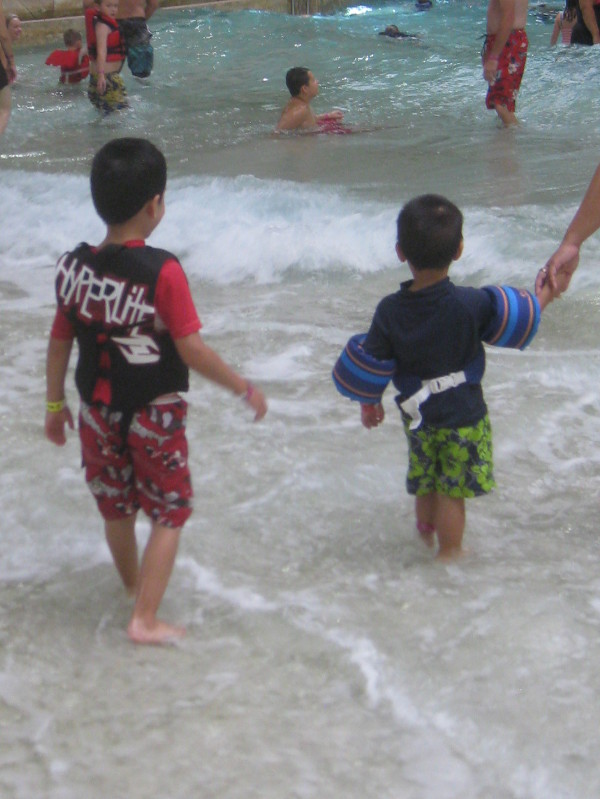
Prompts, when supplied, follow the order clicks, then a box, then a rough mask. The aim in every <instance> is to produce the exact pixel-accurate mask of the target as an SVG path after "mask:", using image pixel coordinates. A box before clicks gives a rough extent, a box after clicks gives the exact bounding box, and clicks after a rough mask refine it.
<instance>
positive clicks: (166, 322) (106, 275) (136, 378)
mask: <svg viewBox="0 0 600 799" xmlns="http://www.w3.org/2000/svg"><path fill="white" fill-rule="evenodd" d="M166 180H167V165H166V161H165V158H164V156H163V154H162V153H161V152H160V150H158V149H157V148H156V147H155V146H154V145H153V144H151V143H150V142H149V141H146V140H144V139H132V138H125V139H114V140H113V141H110V142H108V144H105V145H104V147H102V148H101V149H100V150H99V151H98V152H97V153H96V156H95V157H94V160H93V162H92V171H91V191H92V199H93V202H94V206H95V208H96V211H97V212H98V215H99V216H100V218H101V219H102V221H103V222H104V223H105V224H106V235H105V237H104V240H103V241H102V243H101V244H99V245H98V246H90V245H89V244H79V245H78V246H77V247H76V248H75V249H74V250H73V251H72V252H68V253H66V254H65V255H63V256H62V257H61V258H60V259H59V261H58V264H57V268H56V280H55V287H56V298H57V309H56V314H55V317H54V322H53V325H52V330H51V333H50V340H49V344H48V355H47V362H46V399H47V402H46V419H45V433H46V437H47V438H48V439H49V440H50V441H51V442H53V443H54V444H57V445H58V446H62V445H63V444H64V443H65V441H66V438H65V425H68V426H69V427H71V428H73V417H72V415H71V411H70V410H69V407H68V405H67V403H66V399H65V377H66V374H67V368H68V364H69V357H70V354H71V349H72V346H73V340H74V339H75V338H76V339H77V344H78V349H79V355H78V361H77V368H76V370H75V383H76V385H77V390H78V392H79V396H80V411H79V437H80V440H81V451H82V461H83V466H84V467H85V479H86V481H87V483H88V486H89V488H90V490H91V492H92V494H93V495H94V498H95V500H96V503H97V505H98V510H99V511H100V514H101V516H102V517H103V519H104V529H105V535H106V540H107V543H108V546H109V549H110V551H111V554H112V557H113V560H114V563H115V566H116V567H117V570H118V572H119V574H120V576H121V579H122V581H123V584H124V585H125V588H126V589H127V591H128V592H129V593H130V594H135V604H134V607H133V613H132V615H131V619H130V621H129V625H128V627H127V632H128V635H129V637H130V638H131V640H133V641H134V642H136V643H140V644H159V643H163V642H166V641H168V640H170V639H173V638H178V637H180V636H181V635H183V634H184V630H183V629H182V628H181V627H177V626H174V625H172V624H168V623H166V622H164V621H161V620H160V619H159V618H158V617H157V612H158V608H159V605H160V603H161V600H162V598H163V595H164V592H165V590H166V588H167V584H168V581H169V578H170V575H171V571H172V569H173V565H174V563H175V557H176V554H177V548H178V542H179V536H180V532H181V529H182V527H183V525H184V523H185V522H186V520H187V519H188V518H189V516H190V514H191V512H192V504H191V503H192V493H193V492H192V485H191V481H190V470H189V466H188V444H187V440H186V435H185V425H186V414H187V403H186V402H185V400H184V399H183V398H182V397H181V393H182V392H185V391H187V389H188V377H189V369H190V368H191V369H194V370H195V371H197V372H199V373H200V374H201V375H203V376H204V377H206V378H207V379H209V380H211V381H212V382H214V383H216V384H218V385H220V386H222V387H224V388H226V389H228V390H229V391H231V392H232V393H233V394H235V395H237V396H238V397H240V398H241V399H242V400H243V402H244V403H245V404H246V405H247V406H249V407H250V408H251V409H252V411H253V412H254V419H255V421H258V420H259V419H261V418H262V417H263V416H264V415H265V413H266V412H267V405H266V402H265V398H264V396H263V393H262V391H260V389H258V388H256V387H255V386H253V385H252V384H251V383H250V382H249V381H248V380H246V379H245V378H243V377H241V376H240V375H239V374H238V373H237V372H235V371H234V370H233V369H231V367H229V366H228V365H227V364H226V363H225V362H224V361H223V360H222V359H221V358H220V357H219V355H218V354H217V353H216V352H215V351H214V350H212V349H211V348H210V347H208V346H207V345H206V344H205V343H204V341H203V339H202V338H201V337H200V333H199V330H200V328H201V324H200V320H199V319H198V314H197V312H196V308H195V306H194V302H193V299H192V296H191V294H190V289H189V286H188V283H187V279H186V276H185V274H184V272H183V269H182V267H181V265H180V263H179V261H178V260H177V258H176V257H175V256H174V255H172V254H171V253H170V252H167V251H166V250H159V249H156V248H154V247H149V246H147V245H146V243H145V240H146V238H148V236H150V234H151V233H152V232H153V231H154V230H155V229H156V227H157V226H158V225H159V224H160V221H161V220H162V218H163V216H164V213H165V186H166ZM240 407H241V403H240ZM140 507H141V508H142V509H143V510H144V512H145V513H147V514H148V516H149V517H150V519H151V524H152V528H151V533H150V538H149V539H148V543H147V545H146V550H145V552H144V556H143V559H142V562H141V566H138V556H137V544H136V537H135V520H136V514H137V511H138V510H139V508H140Z"/></svg>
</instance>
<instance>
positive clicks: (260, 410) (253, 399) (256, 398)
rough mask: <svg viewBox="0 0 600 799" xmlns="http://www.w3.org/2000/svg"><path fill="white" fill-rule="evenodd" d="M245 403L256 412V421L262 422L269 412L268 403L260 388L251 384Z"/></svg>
mask: <svg viewBox="0 0 600 799" xmlns="http://www.w3.org/2000/svg"><path fill="white" fill-rule="evenodd" d="M244 402H245V403H246V404H247V405H249V406H250V407H251V408H252V410H253V411H254V412H255V415H254V421H255V422H260V420H261V419H262V418H263V416H264V415H265V414H266V412H267V401H266V399H265V395H264V394H263V393H262V391H261V390H260V388H256V386H253V385H252V384H251V383H249V384H248V390H247V391H246V396H245V397H244Z"/></svg>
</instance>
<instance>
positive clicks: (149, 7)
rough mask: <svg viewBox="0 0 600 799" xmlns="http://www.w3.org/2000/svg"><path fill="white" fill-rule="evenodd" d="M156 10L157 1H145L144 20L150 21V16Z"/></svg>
mask: <svg viewBox="0 0 600 799" xmlns="http://www.w3.org/2000/svg"><path fill="white" fill-rule="evenodd" d="M157 9H158V0H146V19H147V20H148V19H150V17H151V16H152V14H154V12H155V11H156V10H157Z"/></svg>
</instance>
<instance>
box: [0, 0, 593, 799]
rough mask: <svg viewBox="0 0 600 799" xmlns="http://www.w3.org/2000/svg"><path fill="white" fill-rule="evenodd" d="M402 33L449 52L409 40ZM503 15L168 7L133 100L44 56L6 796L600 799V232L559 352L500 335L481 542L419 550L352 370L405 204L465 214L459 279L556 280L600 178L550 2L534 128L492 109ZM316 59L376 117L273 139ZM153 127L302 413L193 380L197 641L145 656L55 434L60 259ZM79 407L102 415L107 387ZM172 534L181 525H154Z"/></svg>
mask: <svg viewBox="0 0 600 799" xmlns="http://www.w3.org/2000/svg"><path fill="white" fill-rule="evenodd" d="M391 22H394V23H396V24H397V25H398V27H400V28H401V29H404V30H408V31H411V32H414V33H417V34H419V35H420V36H421V40H420V41H419V42H406V41H404V42H403V41H390V40H387V39H384V38H383V37H378V36H377V31H379V30H381V29H383V27H384V26H385V25H386V24H389V23H391ZM484 26H485V5H484V4H483V3H480V2H473V3H464V2H458V1H457V2H446V3H438V4H437V5H436V7H435V9H433V10H432V11H431V12H428V13H424V14H423V13H422V14H417V13H415V12H414V10H413V6H412V3H405V4H402V5H399V4H391V3H389V4H385V5H381V6H377V7H369V8H367V7H361V8H358V7H357V8H354V9H349V10H348V11H346V12H343V13H340V14H338V15H335V16H333V17H326V18H294V19H292V18H288V17H285V16H279V15H274V14H265V13H255V12H238V13H235V14H220V13H210V12H206V11H202V10H198V9H188V10H185V11H180V12H171V13H163V12H159V14H157V16H156V17H155V20H153V25H152V28H153V30H154V32H155V38H154V43H155V46H156V71H155V74H154V75H153V77H152V78H151V80H150V81H148V82H147V83H141V82H139V81H135V80H134V79H132V78H131V77H130V76H129V75H126V81H127V85H128V89H129V91H130V96H131V102H132V110H131V111H130V112H128V113H126V114H123V115H121V116H120V117H118V118H117V117H115V118H112V119H108V120H101V119H99V118H98V117H97V116H96V115H95V112H94V110H93V109H92V107H91V106H90V105H89V103H88V102H87V100H86V98H85V96H84V95H83V91H82V90H75V91H73V92H71V93H69V94H68V95H66V94H61V93H60V92H58V91H57V90H56V88H55V84H54V80H55V79H56V75H55V73H54V72H53V71H52V70H50V69H48V68H46V67H43V61H44V58H45V55H46V52H45V51H43V52H42V51H41V50H32V51H27V52H23V51H21V52H20V53H19V55H18V67H19V85H18V86H17V88H16V90H15V98H14V99H15V105H14V111H13V116H12V119H11V123H10V126H9V129H8V131H7V133H6V135H5V137H4V138H3V139H2V140H1V142H0V170H1V171H2V174H1V180H2V189H3V197H4V204H3V212H2V215H3V219H2V221H3V225H2V233H1V234H0V241H1V243H2V247H1V253H0V312H1V313H0V330H1V333H2V340H3V347H2V358H1V359H0V409H1V410H0V426H1V429H2V433H3V443H4V446H3V448H2V451H1V452H0V464H1V469H0V501H1V506H2V510H3V517H4V522H5V523H4V530H3V547H2V557H1V559H0V580H1V582H0V796H2V797H7V799H31V797H48V798H49V799H79V798H80V797H81V796H86V797H92V798H93V799H96V797H98V798H99V797H105V796H110V797H124V796H128V797H132V798H133V799H142V797H143V798H144V799H147V797H157V798H158V797H167V796H168V797H169V799H176V798H179V797H181V799H189V797H194V796H200V797H212V796H215V797H217V796H218V797H223V799H238V798H239V799H248V797H261V799H281V797H294V798H295V797H297V798H298V799H304V798H305V797H309V798H312V797H315V799H317V798H318V799H330V798H332V799H334V798H335V799H337V797H342V796H343V797H356V799H371V798H372V799H384V797H386V798H387V797H389V799H446V798H448V799H450V798H452V799H453V798H454V797H461V799H480V797H493V799H538V798H539V799H564V797H577V798H578V799H587V798H588V797H589V799H592V798H593V799H596V797H597V796H598V792H599V790H600V769H599V768H598V765H597V757H596V749H597V737H598V733H597V719H598V712H599V707H598V695H599V688H600V686H599V678H598V674H597V668H596V663H597V661H598V658H599V656H600V644H599V635H598V631H599V627H600V578H599V577H598V548H597V526H596V524H595V519H596V517H597V509H598V493H599V486H600V456H599V455H598V446H597V441H598V431H599V429H600V418H599V417H600V400H599V399H598V390H597V386H598V374H599V367H600V352H599V348H598V331H599V330H600V325H599V323H598V306H599V304H600V273H599V272H598V270H597V269H596V268H595V264H596V262H597V261H598V258H599V257H600V237H597V238H596V239H592V240H591V241H590V242H588V243H587V244H586V245H585V247H584V249H583V254H582V265H581V268H580V269H579V271H578V272H577V274H576V276H575V278H574V280H573V284H572V288H571V290H570V292H569V294H568V295H566V297H565V298H563V299H562V300H561V301H560V302H558V303H556V304H554V305H553V306H551V307H550V308H549V309H548V311H547V313H546V314H545V316H544V319H543V323H542V326H541V330H540V333H539V334H538V337H537V338H536V340H535V342H534V343H533V345H532V346H531V348H530V349H529V350H527V351H526V352H524V353H515V352H508V351H501V350H493V349H490V350H488V368H487V372H486V377H485V391H486V397H487V400H488V404H489V408H490V415H491V419H492V424H493V428H494V436H495V465H496V478H497V482H498V489H497V491H496V492H495V493H494V494H493V495H491V496H490V497H487V498H485V499H481V500H477V501H473V502H471V503H469V505H468V524H467V532H466V544H467V546H468V548H469V550H470V554H469V556H468V557H465V558H464V559H462V560H461V561H460V562H457V563H454V564H451V565H440V564H438V563H436V562H434V561H433V560H432V557H431V554H430V553H429V552H428V551H425V550H424V549H422V548H421V546H420V544H419V543H418V542H417V541H416V540H415V536H414V530H413V514H412V507H411V503H410V500H409V499H408V497H407V496H406V494H405V493H404V485H403V483H404V473H405V470H406V450H405V445H404V441H403V437H402V431H401V426H400V422H399V419H398V417H397V414H396V412H395V406H394V403H393V398H392V396H391V394H390V396H386V399H385V407H386V412H387V418H386V422H385V424H384V426H383V428H380V429H379V430H377V431H371V432H368V431H366V430H364V429H363V428H362V427H361V426H360V422H359V418H358V413H357V409H356V408H355V407H354V406H352V405H351V404H350V403H348V402H347V401H345V400H343V399H342V398H341V397H338V396H337V395H336V394H335V391H334V389H333V387H332V384H331V381H330V377H329V372H330V369H331V366H332V364H333V362H334V360H335V358H336V357H337V354H338V352H339V350H340V348H341V346H342V345H343V343H344V342H345V340H346V339H347V337H348V336H349V335H350V334H351V333H353V332H357V331H360V330H363V329H365V328H366V326H367V325H368V323H369V321H370V317H371V314H372V312H373V309H374V307H375V304H376V303H377V300H378V299H379V298H380V297H381V296H382V295H383V294H385V293H388V292H389V291H392V290H394V289H395V287H396V286H397V284H398V282H399V281H400V280H401V279H404V278H405V277H406V272H405V271H404V270H403V269H402V268H401V267H400V266H399V264H398V263H397V262H396V261H395V260H394V258H395V256H394V252H393V244H394V222H395V217H396V215H397V212H398V209H399V207H400V206H401V204H402V203H403V202H405V201H406V200H407V199H408V198H410V197H411V196H413V195H415V194H417V193H421V192H424V191H432V190H434V191H439V192H444V193H447V194H448V195H449V196H450V197H451V198H452V199H454V200H455V201H456V202H457V203H458V204H459V205H460V206H461V207H462V208H463V211H464V213H465V245H466V246H465V254H464V256H463V258H462V259H461V260H460V261H459V262H457V263H456V264H455V266H454V267H453V273H454V279H455V280H456V281H457V282H461V283H467V284H474V285H482V284H485V283H491V282H510V283H513V284H516V285H528V286H530V285H531V284H532V282H533V278H534V275H535V272H536V271H537V269H538V268H539V267H540V266H541V265H542V264H543V262H544V260H545V259H546V257H547V256H548V255H549V254H550V253H551V252H552V250H553V249H554V247H555V246H556V244H557V243H558V241H559V240H560V237H561V235H562V232H563V231H564V229H565V227H566V225H567V223H568V221H569V220H570V218H571V216H572V214H573V212H574V210H575V208H576V206H577V203H578V202H579V200H580V198H581V196H582V194H583V191H584V189H585V187H586V185H587V183H588V182H589V179H590V177H591V174H592V171H593V169H594V168H595V166H596V159H597V156H596V153H597V151H598V147H597V136H598V134H597V112H598V99H597V92H596V91H595V85H596V82H597V81H596V78H597V74H598V69H599V67H600V62H598V55H597V53H596V51H595V49H594V50H592V49H591V48H590V49H589V50H565V49H562V48H556V49H553V50H551V49H550V48H549V47H548V40H549V38H550V31H551V26H549V25H548V24H544V23H542V22H539V21H537V20H536V18H535V15H534V14H531V15H530V22H529V25H528V28H529V35H530V40H531V49H530V57H529V62H528V65H527V71H526V75H525V80H524V83H523V88H522V91H521V93H520V95H519V103H518V113H519V116H520V118H521V119H522V125H521V127H520V128H519V129H518V130H513V131H504V130H502V129H500V128H499V127H498V125H497V123H496V121H495V120H494V116H493V114H490V113H489V112H486V111H485V109H484V107H483V97H484V84H483V80H482V79H481V75H480V72H481V70H480V65H479V61H478V51H479V49H480V47H481V41H480V39H479V38H478V37H479V36H480V35H481V34H482V33H483V30H484ZM294 63H303V64H305V65H307V66H309V67H310V68H312V69H313V70H314V72H315V74H316V75H317V76H318V77H319V79H320V82H321V94H320V97H319V98H317V100H316V102H315V109H316V111H317V112H320V111H325V110H327V109H328V108H331V107H333V106H337V107H341V108H343V109H344V111H345V114H346V121H347V123H348V124H350V125H352V126H354V127H356V128H358V129H369V130H368V131H365V132H362V133H360V134H359V135H354V136H310V137H279V138H273V137H272V136H271V130H272V128H273V126H274V124H275V122H276V120H277V117H278V112H279V109H280V108H281V106H282V105H283V104H284V102H285V100H286V96H285V94H286V92H285V86H284V82H283V76H284V74H285V70H286V69H287V68H288V67H289V66H291V65H293V64H294ZM128 134H134V135H151V137H152V138H153V139H154V141H156V142H157V143H158V144H159V145H161V147H162V148H163V149H164V150H165V152H166V154H167V157H168V161H169V188H168V192H167V215H166V217H165V219H164V221H163V223H162V224H161V226H160V228H159V229H158V230H157V231H156V233H155V235H154V236H153V237H152V243H153V244H155V245H156V246H164V247H168V248H169V249H172V250H174V251H176V252H177V254H178V255H179V256H180V257H181V259H182V262H183V263H184V266H185V268H186V271H187V273H188V275H189V278H190V283H191V286H192V290H193V293H194V297H195V299H196V302H197V305H198V309H199V312H200V316H201V318H202V320H203V323H204V334H205V337H206V340H207V341H208V343H210V344H211V345H213V346H214V347H215V348H216V349H217V350H218V351H219V352H220V353H221V354H222V355H223V356H224V357H225V358H226V359H228V360H229V361H230V362H232V363H233V364H234V365H235V366H236V367H237V368H239V369H240V370H242V371H243V372H244V373H245V374H247V375H248V376H250V377H251V378H253V379H254V380H256V381H257V382H259V383H260V384H261V385H262V386H263V387H264V388H265V390H266V392H267V394H268V396H269V399H270V412H269V415H268V417H267V418H266V419H265V421H264V423H262V424H261V425H257V426H254V425H252V424H251V423H250V421H249V418H248V416H247V414H245V413H244V410H243V408H241V407H240V405H239V403H238V402H236V401H234V400H233V399H231V398H230V397H229V396H228V395H224V394H223V393H222V392H220V391H219V390H217V389H216V388H213V387H212V386H210V385H207V384H206V383H204V382H203V381H201V380H200V379H199V378H195V379H194V378H192V389H191V391H190V393H189V401H190V415H189V438H190V446H191V465H192V470H193V477H194V487H195V492H196V511H195V513H194V515H193V516H192V519H191V520H190V522H189V523H188V525H187V526H186V528H185V531H184V534H183V536H182V542H181V548H180V555H179V558H178V561H177V565H176V568H175V572H174V575H173V578H172V581H171V584H170V586H169V589H168V592H167V595H166V597H165V601H164V607H163V612H164V615H165V617H166V618H169V619H174V620H177V621H180V622H182V623H184V624H185V625H186V626H187V628H188V635H187V637H186V638H185V639H184V641H183V643H182V644H181V645H180V646H178V647H174V648H169V649H147V648H141V649H140V648H138V649H136V648H134V647H133V646H132V645H130V644H129V642H128V641H127V639H126V637H125V634H124V627H125V625H126V622H127V619H128V614H129V613H130V605H129V602H128V600H127V599H126V598H125V597H124V596H123V594H122V591H121V589H120V586H119V584H118V582H117V578H116V575H115V573H114V570H113V567H112V565H111V563H110V558H109V555H108V551H107V549H106V547H105V545H104V543H103V540H102V535H101V525H100V524H99V522H98V518H97V516H96V513H95V509H94V506H93V502H92V500H91V498H90V496H89V495H88V493H87V489H86V488H85V485H84V483H83V479H82V475H81V471H80V469H79V454H78V446H77V441H76V437H75V436H71V437H70V440H69V442H68V444H67V445H66V447H65V448H64V449H60V450H59V449H55V448H52V447H51V446H50V445H49V444H47V443H46V442H45V441H44V438H43V432H42V422H43V398H44V376H43V375H44V355H45V347H46V335H47V331H48V327H49V324H50V321H51V318H52V314H53V284H52V267H53V264H54V262H55V260H56V258H57V257H58V256H59V255H60V253H61V252H63V251H64V250H65V249H67V248H69V247H72V246H73V245H74V244H75V243H76V242H77V241H80V240H83V239H86V240H89V241H92V242H97V241H99V239H100V237H101V236H102V228H101V226H100V223H99V222H98V220H97V219H96V217H95V215H94V212H93V209H92V207H91V203H90V201H89V196H88V183H87V171H88V169H89V159H90V157H91V155H92V153H93V152H94V151H95V150H96V149H97V148H98V146H100V145H101V144H102V143H103V142H104V141H106V140H107V139H109V138H110V137H112V136H117V135H128ZM69 399H70V401H71V404H72V406H74V407H75V406H76V397H75V392H74V388H73V384H72V381H71V382H70V384H69ZM140 533H141V540H142V542H143V541H144V539H145V536H147V534H148V525H147V523H146V522H144V521H141V522H140Z"/></svg>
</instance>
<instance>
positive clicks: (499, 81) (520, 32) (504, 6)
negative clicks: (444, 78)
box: [481, 0, 529, 126]
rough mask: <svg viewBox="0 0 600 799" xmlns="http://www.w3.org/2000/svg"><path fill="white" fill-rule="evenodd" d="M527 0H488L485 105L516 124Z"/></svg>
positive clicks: (525, 46)
mask: <svg viewBox="0 0 600 799" xmlns="http://www.w3.org/2000/svg"><path fill="white" fill-rule="evenodd" d="M526 22H527V0H489V5H488V10H487V29H486V37H485V43H484V45H483V51H482V54H481V55H482V61H483V77H484V79H485V80H486V81H487V82H488V84H489V88H488V92H487V96H486V98H485V105H486V108H488V109H490V110H492V111H496V113H497V114H498V116H499V117H500V119H501V120H502V122H503V123H504V124H505V125H507V126H508V125H515V124H516V123H517V121H518V120H517V117H516V116H515V107H516V99H517V94H518V92H519V88H520V86H521V80H522V78H523V73H524V71H525V63H526V61H527V48H528V46H529V41H528V39H527V33H526V31H525V24H526Z"/></svg>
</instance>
